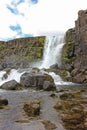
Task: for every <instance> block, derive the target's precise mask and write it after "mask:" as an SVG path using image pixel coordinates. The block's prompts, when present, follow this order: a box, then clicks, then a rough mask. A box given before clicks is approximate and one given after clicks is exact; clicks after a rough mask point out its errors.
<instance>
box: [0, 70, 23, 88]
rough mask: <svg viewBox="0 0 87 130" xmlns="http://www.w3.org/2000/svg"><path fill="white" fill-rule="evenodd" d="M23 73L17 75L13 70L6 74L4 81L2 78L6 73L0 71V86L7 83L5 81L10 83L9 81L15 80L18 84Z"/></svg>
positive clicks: (16, 71)
mask: <svg viewBox="0 0 87 130" xmlns="http://www.w3.org/2000/svg"><path fill="white" fill-rule="evenodd" d="M23 73H24V72H22V73H19V72H18V70H15V69H12V70H11V72H10V74H8V75H7V76H8V77H7V78H6V79H5V78H4V74H6V71H1V72H0V86H1V85H2V84H3V83H5V82H7V81H10V80H16V81H17V82H18V83H19V82H20V76H21V75H22V74H23Z"/></svg>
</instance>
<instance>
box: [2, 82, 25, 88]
mask: <svg viewBox="0 0 87 130" xmlns="http://www.w3.org/2000/svg"><path fill="white" fill-rule="evenodd" d="M0 88H2V89H6V90H20V89H23V86H22V85H21V84H19V83H18V82H16V81H15V80H11V81H8V82H5V83H4V84H3V85H2V86H1V87H0Z"/></svg>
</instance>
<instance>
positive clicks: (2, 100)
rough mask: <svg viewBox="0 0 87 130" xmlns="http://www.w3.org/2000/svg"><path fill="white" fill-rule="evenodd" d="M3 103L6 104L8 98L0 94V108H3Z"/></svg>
mask: <svg viewBox="0 0 87 130" xmlns="http://www.w3.org/2000/svg"><path fill="white" fill-rule="evenodd" d="M5 105H8V100H7V99H6V98H4V97H2V96H0V109H2V108H4V106H5Z"/></svg>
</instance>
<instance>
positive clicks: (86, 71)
mask: <svg viewBox="0 0 87 130" xmlns="http://www.w3.org/2000/svg"><path fill="white" fill-rule="evenodd" d="M65 42H66V44H65V45H64V47H63V54H62V60H63V66H64V67H65V69H67V70H68V71H69V72H70V74H71V76H72V81H74V82H77V83H87V10H80V11H79V12H78V19H77V21H75V28H73V29H69V30H68V31H67V32H66V38H65Z"/></svg>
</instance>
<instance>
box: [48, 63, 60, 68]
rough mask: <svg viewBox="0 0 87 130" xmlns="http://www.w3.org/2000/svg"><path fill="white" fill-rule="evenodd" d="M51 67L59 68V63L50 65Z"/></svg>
mask: <svg viewBox="0 0 87 130" xmlns="http://www.w3.org/2000/svg"><path fill="white" fill-rule="evenodd" d="M50 69H59V67H58V64H53V65H51V66H50Z"/></svg>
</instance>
